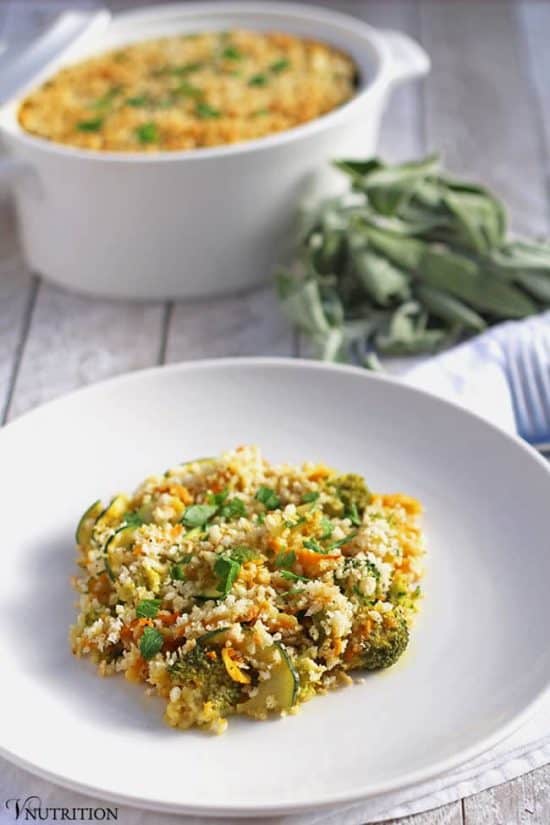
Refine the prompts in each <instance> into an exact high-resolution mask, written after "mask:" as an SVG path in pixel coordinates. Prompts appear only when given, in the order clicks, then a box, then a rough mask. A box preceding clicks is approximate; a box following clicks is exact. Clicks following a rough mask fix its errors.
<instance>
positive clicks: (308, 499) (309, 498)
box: [302, 490, 321, 504]
mask: <svg viewBox="0 0 550 825" xmlns="http://www.w3.org/2000/svg"><path fill="white" fill-rule="evenodd" d="M320 495H321V493H320V492H319V491H318V490H310V492H309V493H304V495H303V496H302V504H311V503H312V502H313V501H317V499H318V498H319V496H320Z"/></svg>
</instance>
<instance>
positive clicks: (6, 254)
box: [0, 5, 34, 424]
mask: <svg viewBox="0 0 550 825" xmlns="http://www.w3.org/2000/svg"><path fill="white" fill-rule="evenodd" d="M7 11H8V8H7V6H5V5H3V6H0V45H1V44H2V42H4V41H5V40H6V35H7V31H8V27H7V20H6V18H7ZM33 295H34V290H33V283H32V279H31V276H30V274H29V273H28V272H27V270H26V268H25V267H24V265H23V263H22V261H21V256H20V254H19V247H18V243H17V238H16V228H15V219H14V215H13V210H12V208H11V204H10V203H9V201H8V199H7V197H6V194H5V193H2V192H0V424H1V423H2V422H3V421H4V419H5V415H6V410H7V405H8V403H9V397H10V392H11V387H12V385H13V380H14V376H15V372H16V369H17V363H18V359H19V355H20V352H21V347H22V345H23V340H24V336H25V330H26V326H27V324H28V318H29V313H30V310H31V309H32V301H33Z"/></svg>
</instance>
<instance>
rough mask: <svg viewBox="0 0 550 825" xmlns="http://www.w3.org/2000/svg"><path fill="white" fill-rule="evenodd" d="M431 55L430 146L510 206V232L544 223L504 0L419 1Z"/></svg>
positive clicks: (524, 85)
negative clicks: (472, 1) (489, 188)
mask: <svg viewBox="0 0 550 825" xmlns="http://www.w3.org/2000/svg"><path fill="white" fill-rule="evenodd" d="M420 9H421V32H422V40H423V43H424V45H425V47H426V49H427V51H428V52H429V53H430V55H431V57H432V60H433V71H432V76H431V79H430V83H429V84H428V85H427V88H426V131H427V140H428V144H429V146H430V147H432V148H433V149H436V150H438V151H441V152H442V153H443V156H444V159H445V161H446V164H447V165H448V166H449V167H450V168H451V169H452V170H453V171H455V172H458V173H460V174H465V175H471V176H472V177H473V178H475V179H478V180H481V181H484V182H485V183H487V184H489V185H490V186H491V187H494V189H495V190H496V191H497V192H499V193H500V194H501V196H502V197H503V198H504V200H505V201H506V203H507V204H508V206H509V208H510V213H511V217H512V225H513V227H514V228H515V230H516V231H518V232H522V233H526V234H533V235H537V234H541V233H543V232H545V231H546V230H547V228H548V226H547V212H546V192H545V186H544V182H543V179H542V175H541V160H542V158H541V146H540V140H539V137H538V131H537V130H538V127H539V123H538V118H537V114H536V111H535V110H534V108H533V100H532V96H531V86H530V83H529V79H528V76H527V72H526V70H525V66H524V64H523V61H522V44H521V41H520V37H519V28H518V25H517V18H516V10H515V5H514V3H513V2H510V0H502V2H499V3H493V2H491V1H490V0H481V2H476V3H468V4H467V6H464V4H462V3H439V2H437V0H421V4H420Z"/></svg>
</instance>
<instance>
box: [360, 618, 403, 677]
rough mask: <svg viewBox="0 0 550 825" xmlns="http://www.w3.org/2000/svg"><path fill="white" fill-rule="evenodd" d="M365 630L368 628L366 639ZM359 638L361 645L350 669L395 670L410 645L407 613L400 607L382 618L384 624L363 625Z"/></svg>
mask: <svg viewBox="0 0 550 825" xmlns="http://www.w3.org/2000/svg"><path fill="white" fill-rule="evenodd" d="M363 628H368V630H367V632H366V634H365V635H364V636H362V630H363ZM352 635H355V637H356V639H358V642H357V643H356V644H355V645H354V646H353V648H352V650H351V657H350V663H351V666H350V670H351V669H355V668H363V669H364V670H381V669H382V668H386V667H391V665H393V664H395V663H396V662H397V660H398V659H399V657H400V656H401V655H402V653H404V651H405V649H406V647H407V645H408V643H409V628H408V625H407V620H406V618H405V614H404V613H403V611H402V610H400V609H399V608H394V609H393V610H392V611H391V612H389V613H384V614H383V615H382V621H381V622H376V623H374V622H372V621H371V622H367V623H365V622H362V621H361V620H360V624H359V626H358V627H357V629H356V631H354V633H353V634H352Z"/></svg>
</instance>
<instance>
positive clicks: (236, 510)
mask: <svg viewBox="0 0 550 825" xmlns="http://www.w3.org/2000/svg"><path fill="white" fill-rule="evenodd" d="M220 515H222V516H223V517H224V518H226V519H229V520H231V519H234V518H241V516H246V507H245V506H244V501H243V500H242V498H231V499H229V501H228V502H227V503H226V504H224V505H223V507H222V508H221V510H220Z"/></svg>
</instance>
